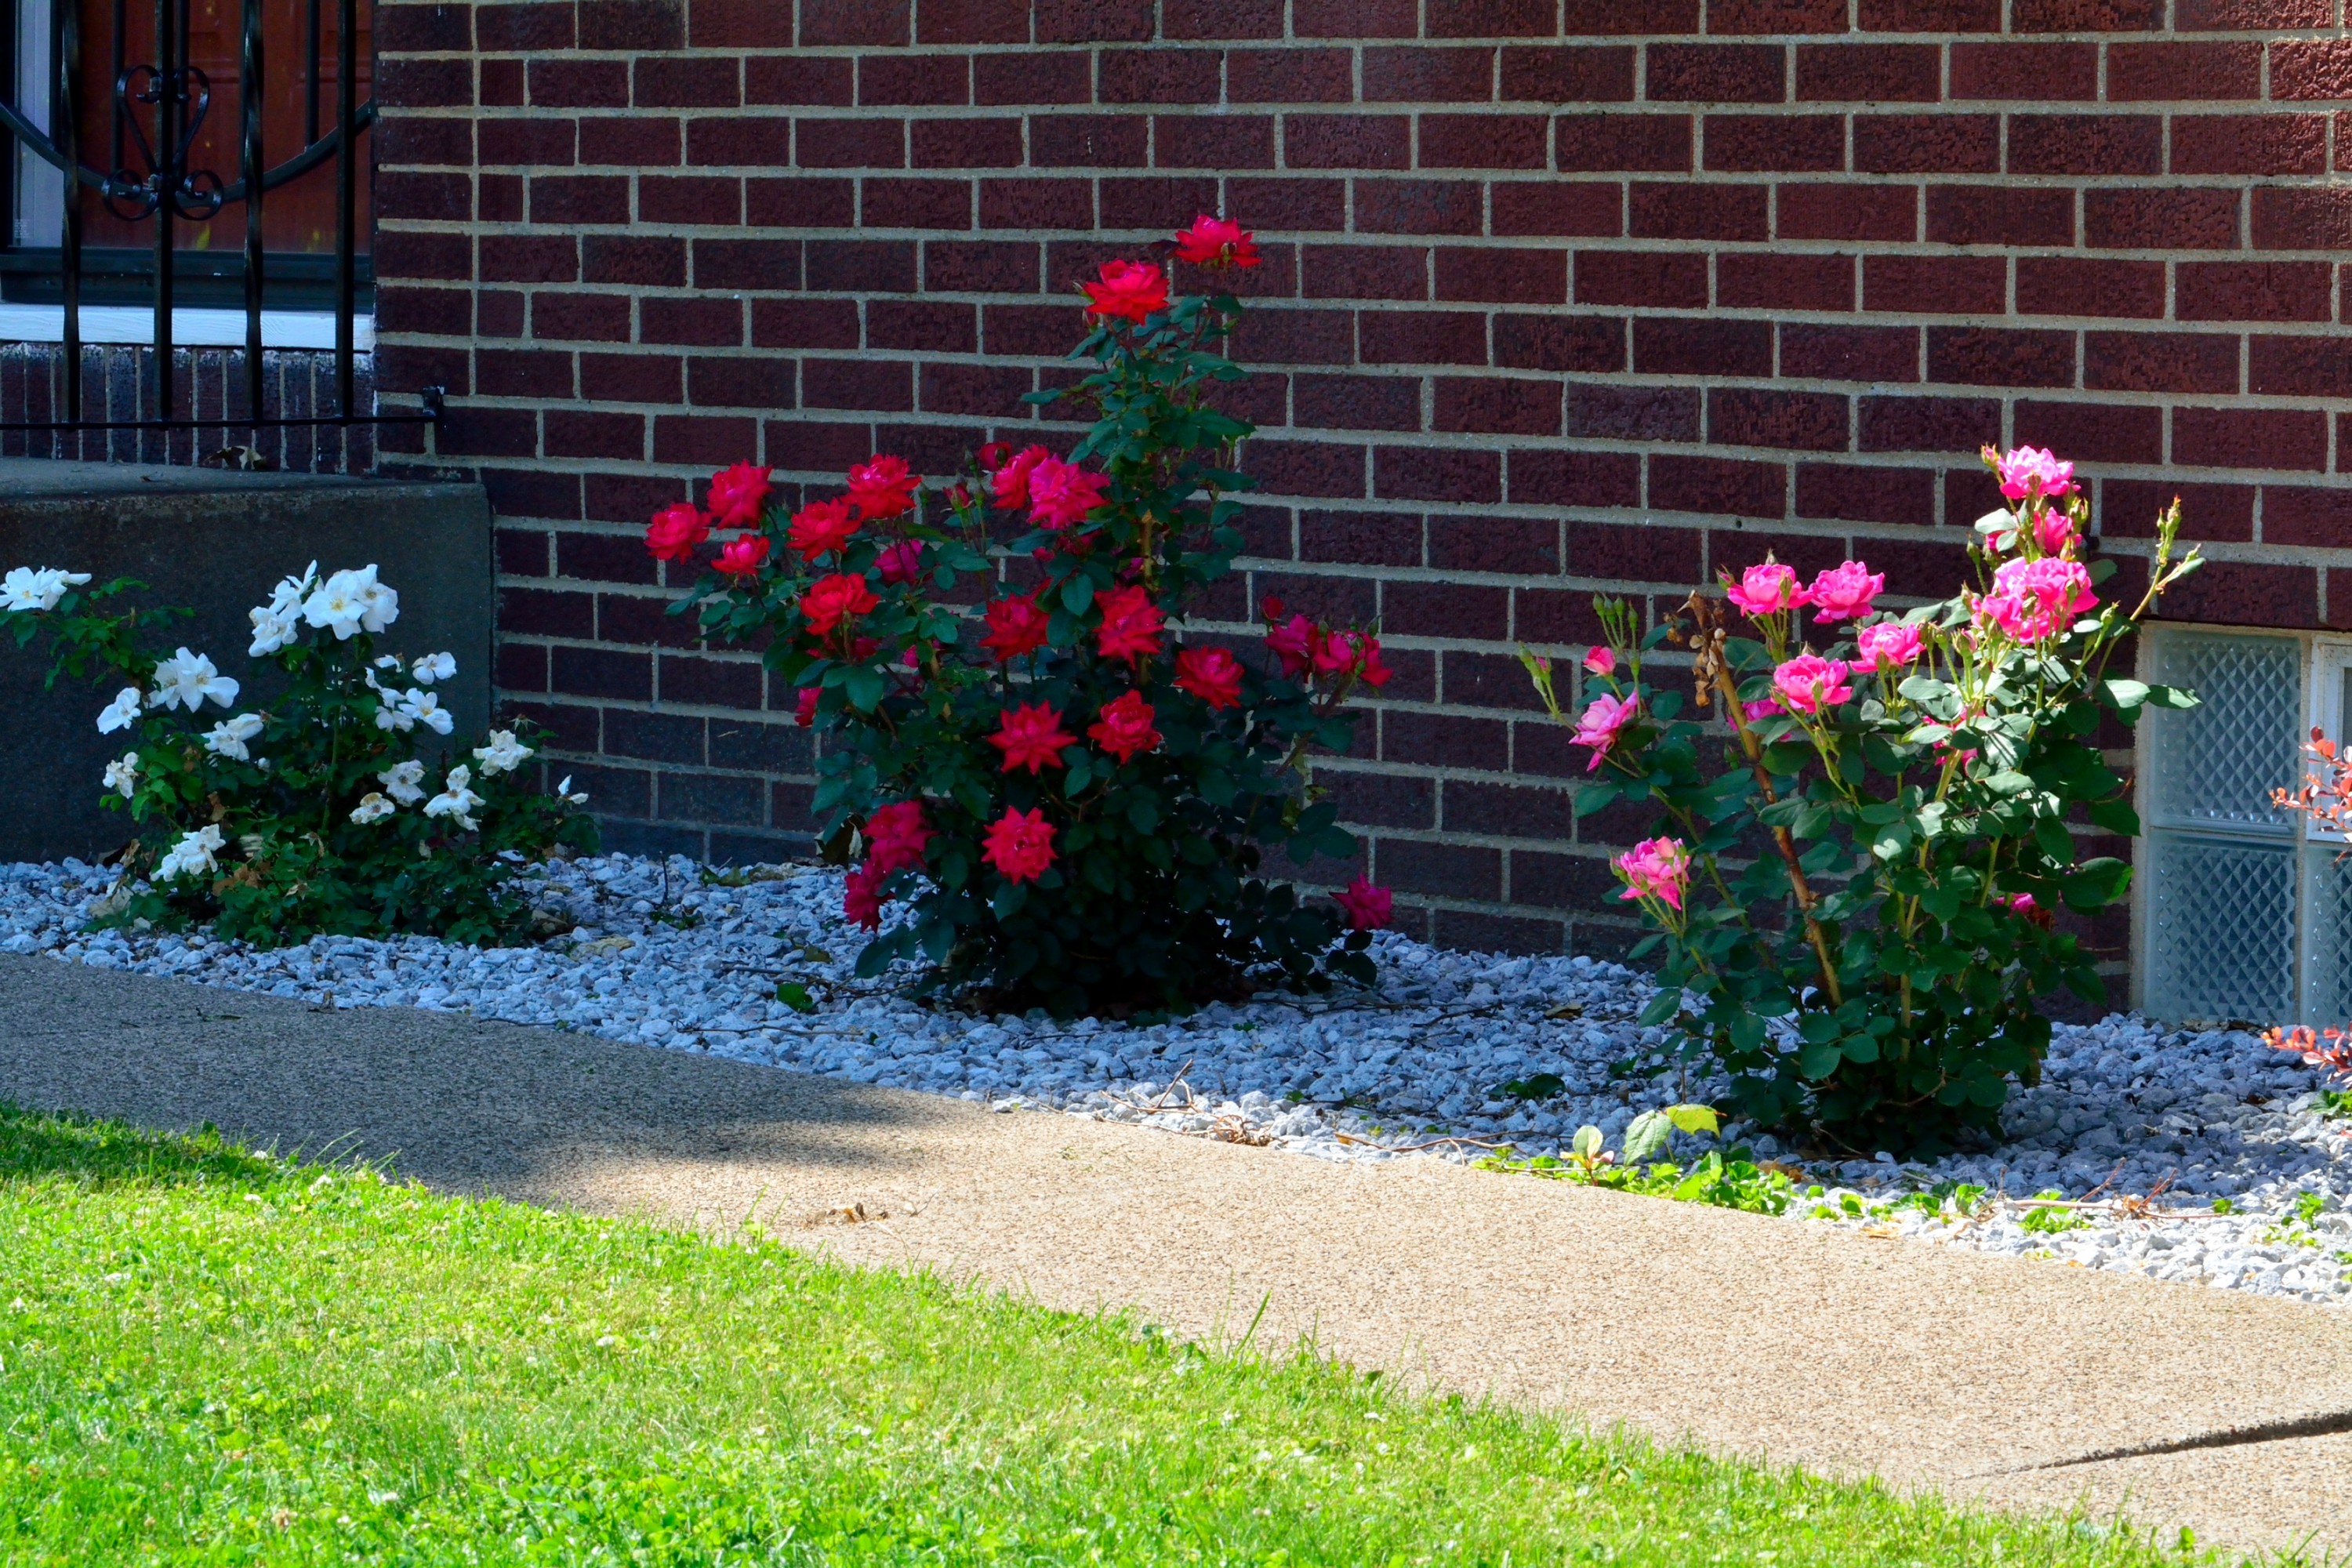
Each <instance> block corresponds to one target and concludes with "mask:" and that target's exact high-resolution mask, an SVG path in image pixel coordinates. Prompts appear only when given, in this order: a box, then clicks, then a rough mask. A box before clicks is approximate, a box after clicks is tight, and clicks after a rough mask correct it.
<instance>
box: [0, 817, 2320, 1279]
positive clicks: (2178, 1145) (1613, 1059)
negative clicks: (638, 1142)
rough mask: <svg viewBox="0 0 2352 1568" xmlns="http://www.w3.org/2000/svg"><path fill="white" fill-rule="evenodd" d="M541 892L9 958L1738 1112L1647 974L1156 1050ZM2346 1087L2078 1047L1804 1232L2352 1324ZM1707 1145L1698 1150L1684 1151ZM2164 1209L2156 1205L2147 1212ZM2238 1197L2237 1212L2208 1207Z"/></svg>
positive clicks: (779, 1061)
mask: <svg viewBox="0 0 2352 1568" xmlns="http://www.w3.org/2000/svg"><path fill="white" fill-rule="evenodd" d="M531 876H532V877H533V879H534V884H533V888H532V898H533V902H534V903H535V904H536V905H537V906H538V907H540V908H541V909H543V910H550V911H552V912H555V913H558V914H560V915H562V917H563V918H565V919H568V920H570V921H576V922H578V924H577V927H576V929H574V930H572V931H568V932H566V933H564V934H562V935H559V936H556V937H553V938H551V939H550V940H549V941H548V942H545V943H544V944H543V945H541V946H537V947H522V948H504V949H499V948H491V949H478V948H468V947H460V946H456V945H453V944H450V943H446V942H436V941H434V940H432V939H429V938H424V937H409V938H404V939H401V940H399V941H394V942H370V941H362V940H357V939H352V938H319V939H316V940H314V941H312V942H309V943H306V944H305V945H303V946H300V947H295V948H286V949H279V950H277V951H271V952H259V951H255V950H253V949H251V948H248V947H246V946H244V945H243V944H240V943H234V942H221V941H218V940H216V939H213V938H210V937H206V936H203V935H193V936H181V935H170V934H162V935H159V934H155V933H152V932H126V931H91V930H89V929H87V927H86V918H87V915H88V912H89V908H90V906H91V905H92V904H93V903H94V902H96V900H98V899H99V898H100V897H101V896H102V895H103V894H104V893H105V892H106V891H107V890H108V889H110V886H111V882H112V873H111V872H110V871H107V870H104V869H101V868H93V867H89V866H84V865H82V864H80V863H79V862H76V861H67V862H64V863H63V864H57V865H28V864H16V865H6V866H0V951H6V952H46V953H49V954H52V955H54V956H57V957H59V958H62V959H66V960H68V961H72V962H78V963H87V964H90V965H93V966H96V967H100V968H108V969H125V970H133V971H137V972H140V973H149V974H163V975H172V976H177V977H179V978H183V979H188V980H194V981H198V982H201V983H203V984H211V985H219V986H227V987H233V988H236V989H242V990H248V991H258V992H262V993H266V994H272V995H278V996H286V997H293V998H299V999H301V1000H304V1001H308V1002H310V1003H313V1004H319V1005H332V1006H338V1007H357V1006H413V1007H421V1008H426V1009H431V1010H436V1011H444V1012H464V1013H468V1014H471V1015H472V1016H477V1017H484V1018H499V1019H506V1020H509V1021H513V1022H517V1023H529V1024H541V1025H551V1026H554V1027H556V1028H560V1029H574V1030H580V1031H583V1032H585V1033H591V1034H595V1035H600V1036H604V1037H607V1038H611V1039H616V1040H626V1041H635V1042H637V1043H640V1044H645V1045H654V1046H662V1047H670V1048H673V1049H680V1050H695V1051H703V1052H708V1053H709V1054H711V1055H714V1056H725V1057H731V1058H738V1059H740V1060H745V1061H752V1062H761V1063H766V1064H770V1065H773V1066H777V1067H786V1068H796V1069H799V1070H802V1071H807V1072H822V1073H831V1074H835V1075H838V1076H841V1077H845V1078H849V1079H856V1080H857V1081H858V1082H861V1083H879V1084H887V1085H892V1086H897V1087H901V1088H907V1089H922V1090H927V1091H929V1092H932V1093H939V1094H948V1095H956V1096H961V1098H963V1099H965V1100H974V1101H980V1102H983V1103H986V1104H988V1105H989V1106H990V1107H991V1108H992V1109H995V1110H1016V1109H1034V1110H1055V1111H1061V1112H1066V1113H1072V1114H1078V1115H1087V1116H1095V1117H1100V1118H1103V1119H1106V1120H1110V1121H1127V1122H1139V1123H1144V1124H1148V1125H1151V1126H1155V1127H1161V1128H1165V1129H1168V1130H1170V1131H1180V1132H1188V1133H1192V1134H1195V1135H1201V1136H1207V1137H1215V1138H1224V1139H1229V1140H1234V1141H1241V1142H1251V1143H1272V1144H1276V1145H1278V1146H1281V1147H1284V1148H1288V1149H1293V1150H1296V1151H1297V1152H1302V1153H1306V1154H1311V1155H1317V1156H1320V1157H1323V1158H1328V1159H1374V1160H1380V1159H1392V1158H1397V1157H1400V1156H1401V1155H1404V1154H1433V1155H1436V1156H1438V1157H1443V1158H1451V1159H1456V1160H1467V1159H1475V1158H1477V1157H1479V1156H1480V1155H1482V1154H1483V1153H1484V1152H1486V1149H1485V1148H1484V1147H1482V1145H1493V1144H1497V1143H1507V1144H1509V1145H1511V1146H1512V1147H1513V1148H1514V1149H1515V1150H1516V1151H1517V1152H1518V1153H1521V1154H1541V1153H1549V1152H1557V1151H1558V1149H1559V1147H1560V1145H1561V1144H1563V1143H1564V1142H1566V1141H1567V1140H1568V1139H1569V1138H1570V1137H1571V1136H1572V1135H1573V1134H1574V1132H1575V1131H1576V1129H1577V1128H1578V1127H1580V1126H1581V1125H1583V1124H1585V1123H1587V1122H1591V1123H1594V1124H1597V1125H1598V1126H1600V1127H1601V1129H1602V1130H1603V1131H1606V1132H1608V1133H1609V1134H1610V1135H1611V1141H1612V1144H1613V1143H1614V1142H1615V1140H1616V1135H1617V1134H1619V1133H1621V1132H1622V1131H1623V1129H1624V1126H1625V1124H1626V1123H1627V1122H1628V1121H1630V1120H1632V1118H1633V1116H1634V1115H1636V1114H1637V1113H1639V1112H1640V1111H1643V1110H1648V1109H1651V1108H1654V1107H1656V1106H1662V1105H1665V1104H1669V1103H1672V1102H1674V1101H1675V1100H1685V1099H1694V1098H1696V1099H1705V1098H1707V1097H1708V1095H1709V1093H1710V1091H1711V1090H1712V1089H1715V1088H1716V1087H1717V1085H1714V1084H1711V1083H1709V1082H1707V1081H1706V1080H1704V1079H1691V1078H1687V1077H1685V1074H1684V1073H1682V1072H1681V1071H1679V1070H1678V1069H1676V1068H1675V1067H1674V1066H1673V1065H1671V1064H1670V1063H1669V1062H1668V1061H1667V1060H1666V1058H1664V1055H1663V1054H1662V1047H1663V1044H1664V1038H1665V1034H1664V1031H1663V1030H1661V1029H1655V1028H1651V1029H1643V1028H1638V1027H1636V1026H1634V1024H1633V1018H1634V1016H1636V1015H1637V1014H1638V1013H1639V1012H1640V1010H1641V1008H1642V1006H1643V1005H1644V1004H1645V1003H1646V1002H1647V1001H1648V999H1649V997H1650V995H1651V994H1652V989H1651V986H1650V984H1649V983H1648V981H1647V980H1646V979H1645V978H1644V977H1643V976H1642V975H1640V974H1638V973H1634V972H1633V971H1631V970H1628V969H1625V968H1622V967H1621V966H1619V965H1615V964H1611V963H1601V962H1597V961H1595V960H1592V959H1588V958H1525V957H1519V958H1513V957H1506V956H1500V955H1496V954H1489V953H1466V952H1447V951H1444V950H1442V949H1437V948H1432V947H1428V946H1425V945H1423V944H1422V943H1419V942H1411V941H1408V940H1406V939H1404V938H1402V937H1401V936H1398V935H1395V934H1394V933H1383V934H1382V935H1381V936H1380V937H1379V938H1378V939H1377V941H1376V942H1375V945H1374V948H1373V954H1374V957H1375V959H1376V961H1377V962H1378V963H1379V966H1380V973H1381V979H1380V984H1379V985H1378V986H1377V988H1376V989H1372V990H1355V989H1349V990H1343V991H1339V992H1335V993H1333V994H1330V995H1328V996H1324V997H1305V998H1302V997H1293V996H1288V995H1286V994H1273V995H1270V996H1269V997H1268V998H1267V999H1265V1000H1261V1001H1255V1002H1252V1003H1250V1004H1248V1005H1239V1006H1231V1005H1215V1006H1212V1007H1209V1008H1207V1009H1205V1010H1203V1011H1202V1012H1201V1013H1199V1014H1197V1015H1195V1016H1192V1018H1189V1019H1186V1020H1183V1021H1181V1022H1178V1023H1170V1024H1159V1025H1151V1026H1129V1025H1122V1024H1116V1023H1104V1022H1100V1021H1097V1020H1094V1019H1083V1020H1079V1021H1076V1022H1075V1023H1069V1024H1059V1023H1055V1022H1053V1021H1052V1020H1050V1019H1047V1018H1045V1017H1044V1016H1042V1015H1038V1016H1031V1017H1027V1018H1013V1017H996V1018H986V1017H980V1016H974V1015H971V1014H969V1013H963V1012H960V1011H956V1010H954V1009H952V1008H949V1007H946V1006H943V1005H928V1004H925V1003H921V1002H918V1001H916V1000H913V999H911V998H909V997H908V996H906V995H904V994H902V992H903V990H904V988H905V986H906V984H907V981H908V978H909V977H910V973H911V972H910V971H906V970H900V971H898V972H895V973H892V974H890V975H887V976H885V977H883V978H882V979H879V980H876V981H859V980H856V979H855V978H854V977H853V975H852V966H853V964H854V963H855V961H856V953H857V951H858V949H859V948H860V947H861V946H862V945H863V942H864V938H863V936H862V935H861V934H860V933H859V932H858V931H856V929H855V928H853V927H850V926H848V925H847V924H846V923H845V921H843V920H842V918H841V914H840V910H841V878H840V875H839V874H838V873H836V872H832V871H828V870H824V869H823V868H811V867H790V866H787V867H777V868H762V869H760V870H757V871H753V872H751V873H749V874H748V876H746V875H741V874H727V875H725V876H724V877H723V878H720V877H718V876H716V875H715V874H713V873H709V872H706V871H705V870H704V869H703V868H700V867H698V865H696V864H695V863H694V862H692V861H690V860H688V859H686V858H682V857H680V858H672V859H670V860H669V861H667V862H666V863H665V862H663V861H660V860H655V859H647V858H632V857H628V856H620V855H614V856H605V857H602V858H590V859H582V860H578V861H573V862H569V863H562V864H558V865H555V866H551V867H550V868H546V870H545V872H544V874H543V875H542V874H541V873H540V872H536V871H535V872H533V873H531ZM730 883H732V884H735V885H730ZM779 984H786V985H792V984H797V985H798V986H800V987H803V988H804V990H805V993H806V995H807V998H808V1000H809V1002H810V1004H811V1010H808V1011H802V1010H798V1009H796V1008H795V1007H794V1006H793V1005H788V1004H787V1003H786V1002H784V1001H782V1000H780V999H779V998H778V994H777V988H778V986H779ZM794 999H795V1000H798V999H799V997H798V995H797V994H796V995H795V998H794ZM1542 1074H1550V1075H1553V1076H1555V1077H1557V1078H1558V1079H1559V1080H1560V1082H1561V1084H1562V1086H1563V1087H1562V1088H1561V1089H1560V1091H1559V1093H1557V1094H1556V1095H1554V1096H1553V1097H1552V1098H1550V1099H1549V1100H1543V1101H1541V1102H1539V1103H1528V1102H1526V1101H1523V1100H1518V1099H1515V1098H1513V1097H1511V1096H1509V1095H1507V1094H1506V1093H1504V1092H1503V1089H1502V1086H1503V1085H1505V1084H1507V1083H1520V1084H1524V1083H1525V1082H1526V1081H1527V1080H1529V1079H1535V1078H1537V1077H1538V1075H1542ZM2323 1087H2325V1085H2324V1082H2323V1080H2322V1079H2320V1078H2319V1076H2318V1075H2317V1074H2315V1072H2314V1071H2313V1070H2312V1069H2310V1068H2305V1067H2304V1066H2303V1065H2302V1064H2301V1063H2300V1062H2298V1061H2297V1060H2296V1059H2295V1058H2293V1057H2290V1056H2287V1055H2286V1054H2284V1053H2282V1052H2277V1051H2273V1050H2270V1049H2268V1048H2266V1047H2263V1045H2262V1044H2261V1043H2260V1042H2259V1041H2258V1040H2257V1039H2256V1038H2255V1037H2253V1036H2252V1035H2250V1034H2247V1033H2244V1032H2242V1031H2222V1030H2216V1031H2209V1032H2204V1033H2189V1032H2185V1031H2168V1030H2167V1029H2165V1028H2163V1027H2162V1026H2158V1025H2155V1024H2152V1023H2150V1022H2148V1021H2147V1019H2144V1018H2140V1017H2137V1016H2126V1015H2115V1016H2109V1017H2107V1018H2106V1019H2105V1020H2103V1021H2101V1022H2100V1023H2097V1024H2094V1025H2088V1026H2071V1025H2070V1026H2061V1027H2060V1028H2059V1029H2058V1031H2057V1037H2056V1040H2055V1042H2054V1044H2053V1048H2052V1053H2051V1058H2050V1060H2049V1062H2048V1064H2047V1066H2046V1068H2045V1073H2044V1079H2043V1082H2042V1085H2041V1086H2040V1087H2039V1088H2036V1089H2030V1090H2025V1091H2022V1092H2021V1093H2019V1094H2018V1095H2016V1096H2015V1097H2014V1098H2013V1099H2012V1100H2011V1104H2010V1106H2009V1108H2008V1109H2007V1110H2006V1112H2005V1114H2004V1121H2005V1124H2006V1127H2007V1130H2008V1131H2009V1133H2010V1138H2009V1141H2008V1142H2005V1143H2003V1144H2002V1145H2001V1146H2000V1148H1998V1149H1995V1150H1991V1151H1989V1152H1973V1153H1964V1154H1956V1155H1953V1156H1951V1157H1948V1158H1946V1159H1942V1160H1937V1161H1933V1162H1927V1163H1910V1164H1899V1163H1896V1162H1895V1160H1893V1159H1892V1157H1890V1156H1886V1155H1881V1156H1879V1158H1878V1159H1877V1160H1875V1161H1855V1162H1849V1163H1822V1162H1818V1161H1807V1162H1804V1163H1803V1169H1804V1173H1805V1175H1806V1179H1807V1180H1808V1181H1809V1182H1818V1183H1821V1184H1824V1185H1825V1186H1826V1188H1827V1191H1826V1192H1825V1193H1823V1194H1822V1195H1820V1196H1818V1197H1814V1196H1805V1197H1801V1198H1800V1199H1799V1200H1798V1201H1797V1203H1796V1204H1795V1205H1792V1207H1791V1208H1790V1216H1791V1217H1792V1218H1797V1219H1805V1220H1812V1221H1816V1222H1821V1221H1826V1222H1828V1223H1834V1224H1840V1225H1844V1226H1853V1227H1857V1228H1862V1229H1865V1230H1868V1231H1870V1232H1871V1233H1873V1234H1876V1235H1886V1236H1893V1235H1903V1236H1916V1237H1923V1238H1927V1239H1934V1240H1938V1241H1942V1242H1946V1243H1948V1244H1952V1245H1959V1246H1969V1247H1979V1248H1981V1249H1983V1250H1986V1251H1990V1252H1997V1253H2006V1254H2011V1255H2020V1256H2032V1257H2046V1258H2053V1259H2056V1260H2060V1261H2063V1262H2065V1263H2069V1264H2074V1265H2079V1266H2083V1267H2087V1268H2115V1269H2125V1270H2130V1271H2134V1272H2140V1273H2146V1274H2149V1275H2153V1276H2155V1277H2156V1278H2158V1279H2181V1280H2203V1281H2207V1282H2209V1283H2210V1284H2212V1285H2214V1286H2217V1287H2226V1288H2231V1289H2245V1290H2252V1291H2254V1292H2256V1293H2259V1294H2263V1295H2282V1296H2291V1297H2298V1298H2301V1299H2304V1300H2312V1301H2352V1210H2347V1200H2352V1136H2347V1129H2352V1123H2347V1122H2342V1121H2330V1120H2329V1119H2327V1118H2326V1117H2325V1116H2323V1115H2322V1114H2321V1112H2320V1110H2319V1109H2318V1094H2317V1090H2319V1089H2321V1088H2323ZM1740 1131H1741V1130H1740V1129H1738V1128H1737V1127H1735V1128H1731V1129H1727V1136H1728V1137H1734V1138H1736V1137H1738V1135H1739V1133H1740ZM1753 1142H1754V1144H1755V1147H1756V1150H1757V1152H1758V1154H1759V1157H1780V1158H1790V1157H1791V1156H1790V1155H1789V1154H1788V1152H1786V1151H1784V1150H1782V1149H1781V1148H1780V1147H1779V1146H1778V1144H1776V1142H1774V1141H1773V1140H1772V1139H1770V1138H1769V1137H1767V1138H1759V1139H1755V1140H1754V1141H1753ZM1704 1148H1705V1145H1704V1144H1703V1143H1701V1142H1698V1141H1695V1140H1691V1139H1688V1138H1678V1139H1677V1152H1678V1156H1679V1157H1682V1158H1685V1159H1688V1158H1692V1157H1695V1156H1696V1155H1697V1154H1698V1153H1700V1152H1703V1150H1704ZM1939 1183H1965V1184H1974V1185H1977V1186H1981V1187H1983V1188H1985V1189H1987V1192H1988V1194H1990V1201H1989V1202H1986V1203H1983V1204H1981V1205H1978V1207H1977V1208H1976V1210H1975V1212H1974V1213H1973V1214H1969V1215H1962V1214H1960V1213H1958V1209H1957V1206H1956V1205H1955V1204H1953V1203H1950V1202H1946V1203H1943V1204H1941V1205H1937V1204H1936V1203H1935V1202H1934V1201H1933V1200H1932V1199H1930V1198H1927V1197H1925V1196H1915V1195H1913V1194H1926V1193H1928V1192H1929V1191H1930V1190H1931V1189H1934V1188H1935V1186H1936V1184H1939ZM2050 1192H2054V1193H2057V1194H2063V1196H2064V1197H2065V1198H2068V1199H2082V1198H2084V1197H2085V1196H2086V1195H2088V1196H2089V1197H2090V1198H2091V1199H2092V1200H2093V1201H2092V1202H2091V1203H2089V1204H2088V1205H2086V1206H2084V1207H2083V1208H2081V1209H2073V1210H2069V1209H2050V1210H2047V1211H2042V1217H2041V1218H2039V1219H2034V1218H2033V1217H2032V1216H2033V1215H2035V1214H2036V1212H2037V1211H2036V1210H2035V1209H2034V1208H2033V1207H2032V1205H2030V1204H2021V1203H2020V1202H2018V1201H2017V1200H2021V1199H2031V1198H2032V1195H2033V1194H2042V1193H2050ZM2149 1194H2156V1196H2155V1201H2154V1203H2153V1205H2149V1204H2147V1203H2146V1202H2143V1201H2141V1200H2145V1199H2147V1197H2148V1195H2149ZM2314 1195H2315V1197H2316V1200H2317V1202H2316V1204H2314V1202H2313V1197H2314ZM1906 1198H1907V1199H1908V1202H1907V1203H1906V1202H1905V1200H1906ZM2118 1198H2121V1199H2122V1200H2123V1201H2122V1202H2120V1203H2118V1202H2116V1201H2115V1200H2116V1199H2118ZM2217 1198H2218V1199H2227V1200H2229V1204H2230V1206H2231V1207H2232V1208H2233V1209H2234V1210H2235V1212H2233V1213H2229V1214H2225V1215H2215V1214H2213V1213H2212V1212H2211V1209H2212V1205H2213V1203H2214V1200H2216V1199H2217ZM2029 1221H2030V1222H2031V1224H2032V1228H2029ZM2065 1223H2071V1228H2063V1229H2060V1228H2053V1226H2055V1225H2058V1224H2065Z"/></svg>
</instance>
